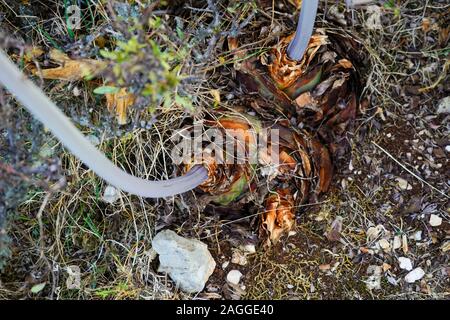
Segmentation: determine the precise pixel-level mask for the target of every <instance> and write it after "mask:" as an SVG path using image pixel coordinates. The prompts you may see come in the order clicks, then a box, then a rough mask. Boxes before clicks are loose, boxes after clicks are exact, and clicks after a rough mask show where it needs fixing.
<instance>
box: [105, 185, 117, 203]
mask: <svg viewBox="0 0 450 320" xmlns="http://www.w3.org/2000/svg"><path fill="white" fill-rule="evenodd" d="M119 198H120V192H119V190H117V189H116V188H114V187H113V186H107V187H106V188H105V191H104V192H103V196H102V200H103V201H105V202H107V203H110V204H113V203H114V202H116V201H117V200H118V199H119Z"/></svg>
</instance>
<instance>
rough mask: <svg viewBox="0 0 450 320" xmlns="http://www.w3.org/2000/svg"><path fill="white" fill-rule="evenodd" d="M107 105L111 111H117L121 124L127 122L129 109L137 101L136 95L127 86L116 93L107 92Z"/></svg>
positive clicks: (117, 117)
mask: <svg viewBox="0 0 450 320" xmlns="http://www.w3.org/2000/svg"><path fill="white" fill-rule="evenodd" d="M105 96H106V105H107V107H108V110H109V111H110V112H115V114H116V119H117V122H118V124H119V125H124V124H127V110H128V108H129V107H131V106H132V105H133V103H134V101H135V96H134V95H133V94H132V93H129V92H128V90H127V88H121V89H120V90H119V91H118V92H116V93H107V94H105Z"/></svg>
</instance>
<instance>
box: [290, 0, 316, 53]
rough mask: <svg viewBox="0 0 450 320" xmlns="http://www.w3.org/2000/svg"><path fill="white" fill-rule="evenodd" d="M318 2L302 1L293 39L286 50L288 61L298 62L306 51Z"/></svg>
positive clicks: (313, 0)
mask: <svg viewBox="0 0 450 320" xmlns="http://www.w3.org/2000/svg"><path fill="white" fill-rule="evenodd" d="M318 6H319V0H303V1H302V8H301V11H300V16H299V18H298V24H297V31H296V32H295V36H294V39H292V41H291V43H289V46H288V48H287V55H288V57H289V58H290V59H292V60H295V61H300V60H302V58H303V55H304V54H305V52H306V49H308V44H309V40H310V39H311V35H312V33H313V31H314V22H315V21H316V15H317V8H318Z"/></svg>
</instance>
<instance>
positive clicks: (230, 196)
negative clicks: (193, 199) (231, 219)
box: [214, 174, 248, 206]
mask: <svg viewBox="0 0 450 320" xmlns="http://www.w3.org/2000/svg"><path fill="white" fill-rule="evenodd" d="M247 183H248V181H247V177H246V176H245V174H243V175H242V176H241V177H240V178H239V179H238V180H237V181H235V182H234V183H233V185H232V186H231V189H230V191H228V192H226V193H224V194H221V195H219V196H217V197H215V198H214V202H216V203H218V204H220V205H223V206H226V205H228V204H230V203H231V202H232V201H234V200H236V198H237V197H239V196H240V195H241V194H242V192H243V191H244V189H245V187H246V186H247Z"/></svg>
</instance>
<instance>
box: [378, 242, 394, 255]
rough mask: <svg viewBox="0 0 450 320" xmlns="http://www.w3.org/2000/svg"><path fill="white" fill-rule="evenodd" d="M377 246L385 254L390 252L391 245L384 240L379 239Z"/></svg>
mask: <svg viewBox="0 0 450 320" xmlns="http://www.w3.org/2000/svg"><path fill="white" fill-rule="evenodd" d="M378 245H379V246H380V248H381V249H383V251H385V252H389V251H390V250H391V244H390V243H389V241H387V240H386V239H381V240H380V241H378Z"/></svg>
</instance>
